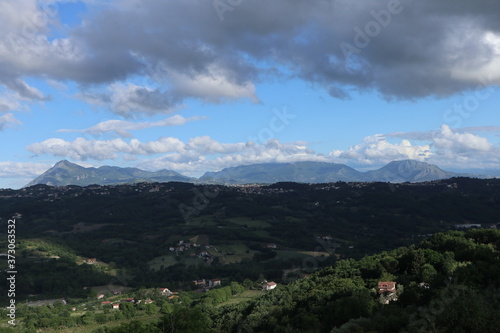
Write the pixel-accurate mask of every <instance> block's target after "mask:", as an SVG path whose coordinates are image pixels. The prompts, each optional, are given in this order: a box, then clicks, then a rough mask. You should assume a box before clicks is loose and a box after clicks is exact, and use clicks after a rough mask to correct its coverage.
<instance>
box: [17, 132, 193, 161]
mask: <svg viewBox="0 0 500 333" xmlns="http://www.w3.org/2000/svg"><path fill="white" fill-rule="evenodd" d="M183 147H184V143H182V142H181V141H180V140H178V139H176V138H165V137H162V138H160V139H158V140H157V141H151V142H145V143H142V142H140V141H139V140H137V139H132V140H130V142H126V141H124V140H122V139H113V140H88V139H85V138H77V139H75V140H74V141H72V142H69V141H65V140H62V139H58V138H52V139H48V140H45V141H43V142H38V143H33V144H31V145H29V146H28V147H26V149H27V150H28V151H30V152H32V153H34V154H37V155H41V154H51V155H53V156H59V157H68V158H72V159H75V160H87V159H94V160H107V159H117V158H118V157H119V155H120V154H124V155H130V156H134V155H152V154H158V153H167V152H172V151H179V150H182V149H183Z"/></svg>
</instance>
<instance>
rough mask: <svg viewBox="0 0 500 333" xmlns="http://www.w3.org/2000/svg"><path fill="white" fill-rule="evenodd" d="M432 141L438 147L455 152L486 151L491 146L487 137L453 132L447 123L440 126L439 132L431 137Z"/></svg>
mask: <svg viewBox="0 0 500 333" xmlns="http://www.w3.org/2000/svg"><path fill="white" fill-rule="evenodd" d="M433 141H434V145H435V146H436V147H437V148H438V149H446V150H450V151H452V152H455V153H471V152H474V151H483V152H487V151H490V150H491V149H492V148H493V145H492V144H491V143H490V142H489V141H488V139H486V138H483V137H480V136H478V135H475V134H471V133H457V132H453V131H452V130H451V129H450V127H449V126H448V125H443V126H441V130H440V132H439V133H437V135H436V136H435V137H434V138H433Z"/></svg>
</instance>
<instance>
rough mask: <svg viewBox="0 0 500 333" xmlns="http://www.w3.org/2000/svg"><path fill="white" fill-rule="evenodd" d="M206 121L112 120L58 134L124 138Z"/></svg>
mask: <svg viewBox="0 0 500 333" xmlns="http://www.w3.org/2000/svg"><path fill="white" fill-rule="evenodd" d="M202 119H206V117H202V116H195V117H190V118H185V117H183V116H181V115H175V116H172V117H169V118H165V119H162V120H159V121H143V122H137V123H135V122H132V121H126V120H118V119H112V120H107V121H103V122H100V123H98V124H96V125H94V126H92V127H89V128H86V129H82V130H76V129H60V130H58V132H81V133H86V134H90V135H100V134H106V133H116V134H117V135H119V136H122V137H131V136H132V134H131V133H130V131H136V130H142V129H147V128H152V127H164V126H181V125H184V124H186V123H187V122H190V121H198V120H202Z"/></svg>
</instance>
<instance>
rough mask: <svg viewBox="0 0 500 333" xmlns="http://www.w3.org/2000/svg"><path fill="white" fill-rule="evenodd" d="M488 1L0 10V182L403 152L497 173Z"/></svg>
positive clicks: (496, 10)
mask: <svg viewBox="0 0 500 333" xmlns="http://www.w3.org/2000/svg"><path fill="white" fill-rule="evenodd" d="M499 107H500V2H499V1H496V0H476V1H466V0H441V1H432V0H420V1H412V0H360V1H348V0H273V1H268V0H162V1H160V0H141V1H139V0H104V1H97V0H82V1H71V0H66V1H64V0H61V1H56V0H17V1H11V0H0V142H1V155H0V188H20V187H22V186H24V185H26V184H27V183H28V182H29V181H31V180H32V179H33V178H35V177H36V176H38V175H40V174H41V173H43V172H44V171H46V170H47V169H48V168H50V167H51V166H53V165H54V164H55V163H57V162H58V161H60V160H62V159H67V160H69V161H71V162H74V163H77V164H79V165H82V166H86V167H90V166H94V167H98V166H102V165H114V166H121V167H138V168H141V169H144V170H151V171H154V170H160V169H170V170H175V171H177V172H180V173H182V174H184V175H187V176H195V177H196V176H201V175H203V173H204V172H206V171H217V170H221V169H223V168H226V167H232V166H238V165H248V164H254V163H268V162H279V163H281V162H296V161H321V162H331V163H344V164H347V165H349V166H351V167H354V168H356V169H358V170H360V171H365V170H371V169H376V168H378V167H381V166H383V165H385V164H387V163H388V162H390V161H393V160H405V159H414V160H418V161H422V162H427V163H430V164H435V165H438V166H439V167H441V168H442V169H445V170H448V171H459V172H464V171H467V172H468V171H474V172H479V173H484V174H496V175H500V146H499V143H500V137H499V134H500V113H499V111H500V110H499Z"/></svg>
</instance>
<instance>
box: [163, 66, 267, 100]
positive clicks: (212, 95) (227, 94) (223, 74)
mask: <svg viewBox="0 0 500 333" xmlns="http://www.w3.org/2000/svg"><path fill="white" fill-rule="evenodd" d="M169 74H170V75H168V77H169V78H170V79H171V82H172V84H173V86H174V87H175V88H174V89H173V90H174V92H175V93H176V94H178V95H180V96H183V97H194V98H199V99H201V100H203V101H207V102H211V103H220V102H222V101H225V100H237V99H245V98H246V99H249V100H251V101H252V102H253V103H259V102H260V100H259V98H258V97H257V95H256V92H255V86H254V85H253V83H251V82H242V83H238V82H235V81H234V80H231V76H233V77H234V75H231V73H230V72H228V70H224V69H223V68H217V67H216V66H211V67H210V68H209V69H207V73H202V74H197V75H188V74H186V73H182V72H177V71H170V73H169Z"/></svg>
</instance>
